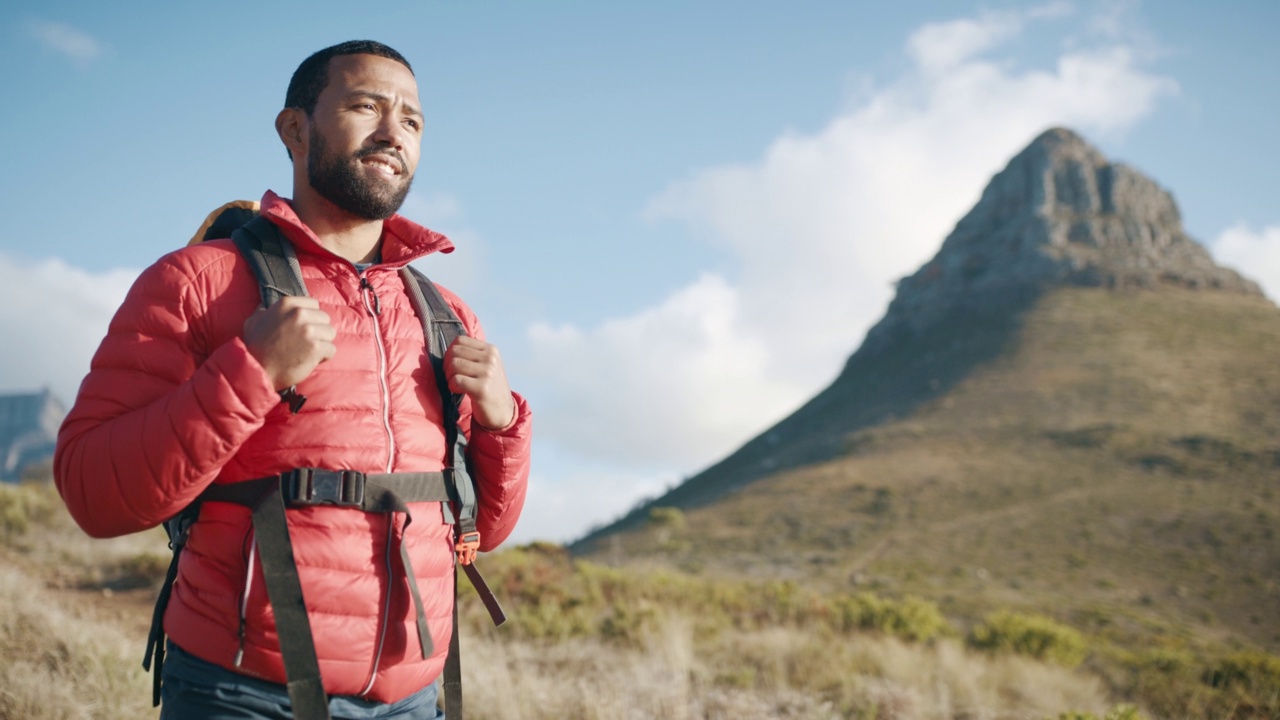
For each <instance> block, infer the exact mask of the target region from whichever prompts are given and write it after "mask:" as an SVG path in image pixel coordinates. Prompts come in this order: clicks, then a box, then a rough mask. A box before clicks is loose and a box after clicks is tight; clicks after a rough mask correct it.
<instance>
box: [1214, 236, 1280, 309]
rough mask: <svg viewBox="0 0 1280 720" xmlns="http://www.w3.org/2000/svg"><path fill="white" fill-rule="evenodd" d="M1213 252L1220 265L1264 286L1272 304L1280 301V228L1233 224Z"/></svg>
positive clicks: (1217, 240) (1220, 238)
mask: <svg viewBox="0 0 1280 720" xmlns="http://www.w3.org/2000/svg"><path fill="white" fill-rule="evenodd" d="M1211 249H1212V251H1213V255H1214V257H1215V258H1217V260H1218V262H1220V263H1222V264H1223V265H1228V266H1230V267H1233V268H1235V269H1236V270H1238V271H1240V273H1241V274H1243V275H1244V276H1245V277H1247V278H1249V279H1250V280H1253V281H1255V282H1257V283H1258V284H1259V285H1261V286H1262V291H1263V292H1264V293H1266V294H1267V297H1269V298H1271V300H1272V302H1280V225H1272V226H1270V227H1265V228H1262V229H1261V230H1258V231H1254V230H1253V229H1252V228H1250V227H1249V226H1248V225H1245V224H1243V223H1240V224H1237V225H1233V226H1231V227H1229V228H1227V229H1226V230H1224V231H1222V234H1221V235H1219V236H1218V238H1217V239H1216V240H1214V241H1213V245H1212V246H1211Z"/></svg>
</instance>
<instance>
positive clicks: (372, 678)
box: [360, 273, 396, 695]
mask: <svg viewBox="0 0 1280 720" xmlns="http://www.w3.org/2000/svg"><path fill="white" fill-rule="evenodd" d="M360 302H361V303H363V304H364V309H365V311H366V312H368V313H369V317H370V318H371V319H372V320H373V335H374V347H375V348H377V351H378V385H379V388H380V389H381V391H382V428H383V430H385V431H386V433H387V465H386V472H388V473H389V472H391V469H392V466H393V465H392V464H393V462H394V460H395V454H396V437H395V435H394V434H393V433H392V432H391V390H390V389H389V388H388V386H387V384H388V380H387V349H386V347H384V346H383V342H382V326H381V325H380V324H379V322H378V318H379V317H381V316H382V303H381V302H380V301H379V300H378V294H377V293H376V292H374V289H373V285H372V284H370V283H369V278H368V277H366V276H365V274H364V273H360ZM395 525H396V524H395V516H394V515H388V516H387V540H386V546H385V547H386V557H385V561H386V567H387V589H386V592H385V593H384V596H383V608H382V620H381V621H380V622H379V623H378V645H377V648H376V649H375V650H374V654H373V664H372V667H371V668H370V670H369V682H368V683H367V684H366V685H365V688H364V689H363V690H361V691H360V695H367V694H368V693H369V692H370V691H371V690H373V685H374V683H375V682H377V679H378V665H379V664H380V663H381V661H382V648H383V645H384V643H385V642H386V639H387V623H388V621H389V619H390V615H391V586H392V582H391V579H392V578H393V577H394V575H395V570H394V569H393V567H392V564H391V543H392V541H393V540H394V535H395Z"/></svg>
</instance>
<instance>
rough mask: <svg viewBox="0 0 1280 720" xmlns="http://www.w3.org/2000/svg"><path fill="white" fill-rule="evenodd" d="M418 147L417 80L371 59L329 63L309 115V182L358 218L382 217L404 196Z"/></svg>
mask: <svg viewBox="0 0 1280 720" xmlns="http://www.w3.org/2000/svg"><path fill="white" fill-rule="evenodd" d="M421 143H422V113H421V111H420V110H419V104H418V83H417V82H416V81H415V80H414V78H413V73H411V72H409V69H408V68H406V67H405V66H404V65H401V64H400V63H398V62H396V61H394V60H391V59H388V58H383V57H378V56H376V55H342V56H339V57H336V58H333V59H332V60H330V61H329V83H328V85H327V86H325V89H324V91H323V92H321V93H320V98H319V100H318V101H317V103H316V109H315V112H313V113H312V115H311V116H310V132H309V140H308V149H307V181H308V182H309V183H310V184H311V187H312V188H313V189H315V191H316V192H317V193H318V194H319V195H320V196H321V197H323V198H325V199H326V200H328V201H329V202H331V203H333V204H334V205H336V206H337V207H339V208H341V209H342V210H345V211H346V212H348V213H350V214H352V215H355V216H356V217H360V218H365V219H368V220H385V219H386V218H388V217H391V215H393V214H394V213H395V212H396V210H398V209H399V208H400V205H401V203H403V202H404V198H405V196H406V195H408V194H409V186H410V185H411V184H412V182H413V173H414V171H415V170H416V169H417V166H418V154H419V152H420V149H421Z"/></svg>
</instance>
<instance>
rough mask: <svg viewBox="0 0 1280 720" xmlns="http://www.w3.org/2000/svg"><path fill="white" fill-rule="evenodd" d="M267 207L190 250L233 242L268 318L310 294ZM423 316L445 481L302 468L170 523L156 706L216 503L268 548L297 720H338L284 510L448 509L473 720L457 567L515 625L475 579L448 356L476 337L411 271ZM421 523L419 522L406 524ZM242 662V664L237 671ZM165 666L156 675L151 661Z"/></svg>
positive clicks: (241, 488)
mask: <svg viewBox="0 0 1280 720" xmlns="http://www.w3.org/2000/svg"><path fill="white" fill-rule="evenodd" d="M257 210H258V205H257V203H250V202H247V201H237V202H233V203H228V204H227V205H224V206H222V207H221V208H219V209H218V210H215V211H214V212H213V213H212V214H211V215H210V216H209V219H208V220H206V221H205V223H204V225H203V226H201V228H200V231H199V232H197V234H196V237H195V238H193V239H192V241H191V243H189V244H194V243H196V242H203V241H204V240H208V239H212V238H218V237H227V236H230V237H231V239H232V241H233V242H234V243H235V245H236V248H237V249H238V250H239V251H240V253H241V255H242V256H243V257H244V258H245V260H246V261H247V262H248V263H249V266H250V267H251V268H252V270H253V273H254V275H255V277H256V278H257V279H258V286H259V290H260V292H261V294H262V306H263V307H269V306H270V305H271V304H273V303H275V302H276V301H277V300H279V299H280V298H281V297H284V296H290V295H292V296H303V295H306V294H307V291H306V285H305V284H304V283H303V281H302V273H301V269H300V267H299V265H298V260H297V257H296V256H295V255H294V252H293V246H292V245H291V244H290V243H289V241H288V240H286V239H285V238H284V237H283V235H282V234H281V233H280V230H279V228H277V227H276V226H275V224H274V223H272V222H271V221H270V220H268V219H266V218H264V217H262V216H260V215H258V213H257ZM400 274H401V277H402V279H403V281H404V284H405V287H406V289H407V291H408V294H409V297H410V300H411V302H412V304H413V307H414V310H415V311H416V312H417V314H418V317H419V318H420V319H421V321H422V325H423V334H424V337H425V338H426V342H427V351H428V355H429V356H430V359H431V364H432V367H433V369H434V370H435V373H434V375H435V379H436V386H437V389H438V391H439V392H440V395H441V398H442V399H443V403H442V407H443V408H444V430H445V444H446V447H447V448H448V451H447V454H446V458H445V464H444V469H443V470H442V471H440V472H423V473H387V474H366V473H357V472H354V471H349V470H331V469H322V468H295V469H294V470H291V471H289V472H286V473H282V474H281V475H276V476H271V477H266V478H258V479H255V480H247V481H244V482H238V483H232V484H229V485H216V484H215V485H211V486H209V488H207V489H206V490H205V491H204V492H203V493H202V494H201V495H200V497H199V498H198V499H197V500H196V501H195V502H193V503H192V504H191V505H189V506H188V507H187V508H185V509H183V510H182V512H180V513H178V514H177V515H176V516H174V517H173V518H171V519H170V520H168V521H167V522H165V531H166V532H167V533H168V535H169V547H170V548H171V549H172V550H173V559H172V561H171V562H170V564H169V569H168V571H167V572H166V574H165V580H164V583H163V585H162V586H161V588H160V593H159V596H158V597H157V599H156V607H155V610H154V612H153V613H152V618H151V632H150V634H149V636H148V639H147V650H146V653H145V655H144V657H143V661H142V666H143V668H144V669H145V670H152V669H153V665H154V677H153V681H152V702H153V704H154V705H157V706H158V705H159V704H160V684H161V669H162V667H163V665H164V653H165V649H164V646H165V633H164V611H165V608H166V607H167V606H168V602H169V598H170V595H171V594H172V590H173V583H174V580H175V579H176V578H177V574H178V561H179V557H180V556H181V553H182V548H183V547H184V546H185V545H186V539H187V532H188V530H189V529H190V527H191V525H192V524H194V523H195V521H196V519H197V518H198V517H199V514H200V504H201V503H202V502H204V501H206V500H211V501H218V502H232V503H236V504H240V505H244V506H246V507H248V508H250V509H251V510H252V517H253V528H254V535H255V542H256V543H257V545H258V553H259V558H260V561H261V563H262V571H263V576H264V578H265V580H266V587H267V597H268V600H269V601H270V603H271V608H272V612H273V613H274V614H275V619H276V630H277V634H278V636H279V639H280V652H281V657H282V660H283V663H284V669H285V676H286V681H287V687H288V691H289V699H290V702H291V703H292V706H293V712H294V715H295V717H299V718H307V719H308V720H310V719H311V718H318V719H322V720H328V718H329V717H330V715H329V708H328V697H327V696H326V695H325V692H324V687H323V685H322V684H321V680H320V666H319V661H318V659H317V658H316V651H315V645H314V641H313V640H312V637H311V625H310V621H309V620H308V618H307V610H306V605H305V603H304V601H303V597H302V587H301V583H300V581H299V579H298V570H297V566H296V565H295V564H294V561H293V549H292V545H291V543H290V540H289V529H288V525H287V523H286V520H285V508H286V507H290V506H292V507H297V506H305V505H337V506H341V507H351V508H354V509H360V510H363V511H364V512H386V513H391V512H403V513H405V514H406V515H408V513H409V508H408V505H407V504H408V503H410V502H426V501H437V502H440V503H441V506H442V507H443V509H444V515H445V521H446V522H448V523H450V524H452V525H453V526H454V540H455V549H456V551H457V558H456V561H455V563H454V573H455V574H454V595H455V597H454V603H453V632H452V636H451V638H452V639H451V641H450V643H449V653H448V656H447V657H446V660H445V667H444V699H445V713H446V718H448V719H449V720H461V719H462V678H461V674H462V673H461V662H460V657H459V651H460V648H459V639H458V605H457V567H458V566H459V565H461V566H462V569H463V571H464V572H465V573H466V574H467V577H468V579H470V581H471V585H472V586H473V587H474V588H475V589H476V591H477V593H478V594H479V595H480V598H481V600H482V601H483V602H484V605H485V607H486V608H487V609H488V611H489V615H490V617H491V618H492V619H493V622H494V625H501V624H502V623H503V622H505V620H506V616H505V614H504V613H503V611H502V607H501V606H500V605H499V604H498V601H497V599H496V598H495V597H494V595H493V592H492V591H491V590H490V589H489V587H488V585H487V584H486V583H485V581H484V578H483V577H482V576H481V575H480V572H479V570H477V569H476V566H475V563H474V560H475V555H476V551H477V550H478V548H479V546H480V533H479V532H478V531H477V530H476V522H475V518H476V503H477V495H476V490H475V481H474V480H473V479H472V477H471V474H470V472H469V470H468V467H467V462H466V439H465V436H464V435H463V434H462V432H461V431H460V430H459V429H458V424H457V423H458V403H459V402H460V400H461V396H460V395H457V394H454V393H451V392H450V391H449V387H448V383H447V381H446V379H445V375H444V353H445V350H446V349H447V348H448V347H449V345H450V344H451V343H452V342H453V341H454V340H455V339H457V337H458V336H459V335H463V334H465V332H466V331H465V329H464V327H463V325H462V321H461V320H459V319H458V316H457V315H456V314H455V313H454V312H453V310H452V309H451V308H450V307H449V305H448V304H447V303H446V302H445V300H444V298H443V297H441V295H440V292H439V290H437V289H436V286H435V285H434V284H433V283H432V282H431V281H430V280H428V279H427V277H426V276H425V275H423V274H422V273H420V272H418V271H417V270H416V269H413V268H411V267H409V266H405V267H404V268H401V270H400ZM280 397H281V401H282V402H285V403H288V405H289V409H290V412H293V413H295V414H296V413H297V412H298V411H299V410H300V409H301V408H302V406H303V404H304V403H305V402H306V397H305V396H303V395H301V394H299V393H298V392H297V388H296V387H290V388H288V389H286V390H283V391H281V392H280ZM411 521H412V517H411V516H410V517H408V519H407V520H406V524H407V523H408V522H411ZM400 561H401V568H402V569H403V571H404V573H405V577H406V579H407V581H408V585H409V588H410V592H411V595H412V597H413V602H414V606H415V610H416V613H417V625H418V640H419V644H420V647H421V649H422V656H423V658H424V659H425V658H427V657H429V656H430V655H431V653H432V649H433V648H432V641H431V636H430V633H429V632H428V629H427V625H426V620H425V617H424V615H423V604H422V598H421V596H420V595H419V591H418V586H417V582H416V579H415V578H414V575H413V568H412V563H411V562H410V560H409V556H408V553H407V551H406V550H405V548H404V546H403V545H401V547H400ZM242 654H243V649H241V650H240V652H239V653H237V656H236V662H237V664H238V663H239V659H240V657H241V655H242ZM153 659H154V663H153V662H152V660H153Z"/></svg>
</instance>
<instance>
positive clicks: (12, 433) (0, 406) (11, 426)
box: [0, 390, 67, 482]
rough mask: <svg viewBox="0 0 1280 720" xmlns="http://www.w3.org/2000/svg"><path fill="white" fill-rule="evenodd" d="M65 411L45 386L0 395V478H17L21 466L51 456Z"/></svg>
mask: <svg viewBox="0 0 1280 720" xmlns="http://www.w3.org/2000/svg"><path fill="white" fill-rule="evenodd" d="M66 414H67V412H66V410H64V409H63V407H62V404H61V403H59V402H58V400H57V398H55V397H54V396H53V393H51V392H49V391H48V390H42V391H40V392H36V393H24V394H13V395H0V453H3V454H0V460H2V462H0V482H16V481H18V480H21V479H22V475H23V470H25V469H27V468H28V467H31V466H34V465H38V464H40V463H44V462H48V461H49V460H50V459H51V458H53V447H54V444H55V442H56V440H57V437H58V426H59V425H61V424H62V418H64V417H66Z"/></svg>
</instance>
